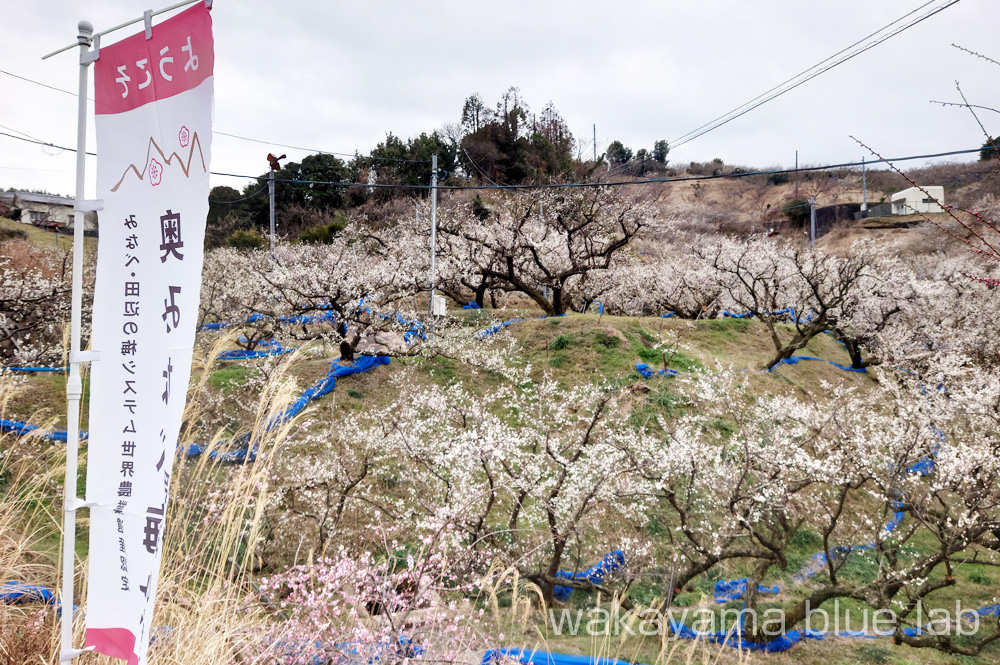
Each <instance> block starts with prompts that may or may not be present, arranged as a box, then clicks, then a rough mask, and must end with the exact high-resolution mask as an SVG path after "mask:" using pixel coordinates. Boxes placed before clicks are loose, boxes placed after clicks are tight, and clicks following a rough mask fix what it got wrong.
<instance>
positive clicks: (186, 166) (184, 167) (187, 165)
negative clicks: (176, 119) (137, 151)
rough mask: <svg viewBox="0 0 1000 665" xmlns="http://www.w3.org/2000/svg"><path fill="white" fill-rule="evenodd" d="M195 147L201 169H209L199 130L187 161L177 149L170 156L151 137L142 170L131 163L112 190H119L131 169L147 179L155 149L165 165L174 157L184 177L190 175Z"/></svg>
mask: <svg viewBox="0 0 1000 665" xmlns="http://www.w3.org/2000/svg"><path fill="white" fill-rule="evenodd" d="M195 147H197V148H198V158H199V159H200V160H201V169H202V171H207V170H208V167H206V166H205V155H204V154H202V151H201V141H200V140H199V139H198V132H194V133H193V134H192V136H191V143H190V146H189V149H188V156H187V162H185V161H184V158H183V157H181V155H179V154H177V152H176V151H175V152H171V153H170V155H169V156H168V155H167V154H165V153H164V152H163V149H162V148H160V146H159V145H157V143H156V140H155V139H154V138H153V137H152V136H151V137H149V143H148V144H147V147H146V161H145V162H143V168H142V172H141V173H140V171H139V167H137V166H136V165H135V164H134V163H133V164H129V165H128V168H126V169H125V172H124V173H122V177H121V178H119V179H118V182H116V183H115V186H114V187H112V188H111V191H112V192H117V191H118V188H119V187H121V184H122V182H124V180H125V176H127V175H128V174H129V171H131V172H133V173H135V176H136V177H137V178H138V179H139V180H145V179H146V171H147V169H148V168H149V162H150V157H151V156H152V155H153V151H154V150H155V151H156V152H157V153H159V155H160V157H161V158H162V159H163V163H164V165H170V164H172V163H173V161H174V159H176V160H177V165H178V166H180V167H181V171H183V172H184V177H189V174H190V171H191V162H192V161H193V160H194V151H195Z"/></svg>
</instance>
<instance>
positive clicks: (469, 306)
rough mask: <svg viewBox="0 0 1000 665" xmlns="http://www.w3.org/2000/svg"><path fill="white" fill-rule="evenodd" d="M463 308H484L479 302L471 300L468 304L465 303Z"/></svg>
mask: <svg viewBox="0 0 1000 665" xmlns="http://www.w3.org/2000/svg"><path fill="white" fill-rule="evenodd" d="M462 309H482V307H480V306H479V305H478V304H477V303H475V302H470V303H469V304H468V305H463V306H462Z"/></svg>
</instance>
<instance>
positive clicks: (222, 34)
mask: <svg viewBox="0 0 1000 665" xmlns="http://www.w3.org/2000/svg"><path fill="white" fill-rule="evenodd" d="M925 1H926V0H880V1H879V2H872V1H871V0H827V1H825V2H802V1H799V0H753V1H752V2H748V1H746V0H715V1H713V0H689V1H687V2H679V1H676V0H671V1H667V0H658V1H656V2H654V1H652V0H650V1H646V2H625V1H621V0H619V1H617V2H608V1H607V0H605V1H602V2H595V1H592V0H574V1H573V2H563V1H553V0H534V1H532V2H526V1H522V0H505V1H504V2H475V1H473V0H463V1H461V2H458V1H439V2H413V1H412V0H411V1H404V0H392V1H384V2H357V1H354V2H335V1H332V0H327V1H320V0H287V1H285V2H275V1H273V0H269V1H267V2H264V1H259V0H216V2H215V4H214V7H213V9H212V15H213V19H214V26H215V48H216V67H215V130H216V131H217V132H225V133H228V134H235V135H239V136H243V137H248V138H252V139H257V140H260V141H263V142H264V143H254V142H250V141H245V140H240V139H236V138H231V137H227V136H220V135H218V134H216V136H215V139H214V148H213V152H214V155H213V163H212V165H211V166H212V170H213V171H217V172H225V173H236V174H246V175H256V174H261V173H264V172H265V171H266V168H267V163H266V160H265V156H266V155H267V153H268V152H269V151H270V150H274V151H275V152H276V153H278V154H280V153H282V152H284V153H287V154H288V157H289V159H294V160H301V158H302V157H304V156H305V155H307V154H310V153H311V152H317V151H327V152H344V153H354V152H355V151H360V152H361V153H367V152H368V151H370V150H371V149H372V148H373V147H374V146H375V145H376V144H377V143H378V142H379V141H381V140H382V139H384V137H385V135H386V133H387V132H392V133H394V134H396V135H397V136H401V137H404V138H406V137H410V136H414V135H417V134H419V133H420V132H422V131H426V132H430V131H432V130H434V129H437V128H439V127H441V126H442V125H443V124H444V123H446V122H454V121H457V120H458V118H459V115H460V112H461V108H462V103H463V101H464V100H465V98H466V97H468V96H469V95H470V94H472V93H476V92H478V93H479V94H480V95H482V97H483V98H484V100H485V101H486V102H487V104H490V105H493V104H495V102H496V101H497V100H498V99H499V97H500V95H501V94H502V93H503V91H504V90H505V89H507V88H508V87H510V86H517V87H519V88H520V89H521V92H522V95H523V97H524V99H525V100H526V101H527V102H528V104H529V105H530V106H531V107H532V108H533V109H536V110H541V108H542V107H543V106H544V105H545V104H546V103H547V102H549V101H552V102H553V103H554V104H555V106H556V107H557V108H558V109H559V111H560V112H561V113H562V115H563V116H564V117H565V119H566V120H567V122H568V124H569V127H570V129H571V130H572V131H573V133H574V135H575V137H576V138H577V140H579V141H580V142H581V143H582V144H583V145H584V146H585V149H586V150H587V151H588V152H590V151H591V150H592V127H593V125H595V124H596V126H597V147H598V152H601V151H602V150H603V148H604V147H606V146H607V144H608V143H609V142H610V141H612V140H614V139H618V140H620V141H622V142H623V143H624V144H625V145H627V146H629V147H631V148H632V149H633V150H637V149H639V148H643V147H645V148H647V149H650V148H652V144H653V142H654V141H656V140H657V139H667V140H674V139H676V138H678V137H680V136H682V135H684V134H685V133H687V132H689V131H690V130H693V129H695V128H696V127H698V126H699V125H702V124H703V123H706V122H708V121H710V120H712V119H713V118H715V117H717V116H719V115H722V114H723V113H726V112H727V111H729V110H731V109H733V108H735V107H738V106H740V105H741V104H743V103H744V102H747V101H748V100H750V99H752V98H754V97H756V96H757V95H759V94H761V93H764V92H765V91H767V90H768V89H770V88H772V87H773V86H775V85H778V84H779V83H782V82H783V81H785V80H786V79H788V78H791V77H792V76H795V75H796V74H798V73H799V72H801V71H803V70H805V69H807V68H808V67H811V66H812V65H814V64H816V63H819V62H820V61H822V60H824V59H826V58H828V57H829V56H832V55H833V54H835V53H837V52H838V51H840V50H841V49H844V48H846V47H848V46H849V45H851V44H852V43H854V42H856V41H858V40H860V39H862V38H864V37H865V36H867V35H869V34H870V33H872V32H875V31H876V30H878V29H880V28H882V27H883V26H885V25H886V24H888V23H890V22H892V21H894V20H896V19H898V18H900V17H902V16H903V15H905V14H908V13H910V12H912V11H914V10H916V9H917V8H918V7H920V6H921V5H923V4H924V3H925ZM945 2H946V0H933V2H930V3H928V5H927V7H926V8H924V9H923V10H922V11H921V12H918V13H917V14H914V15H913V16H917V15H919V14H920V13H923V12H926V11H927V10H928V9H931V8H934V7H936V6H940V5H942V4H944V3H945ZM166 4H169V0H165V1H164V5H166ZM148 8H152V9H159V8H160V7H159V6H156V5H154V6H152V7H150V6H149V5H148V4H147V3H146V2H136V1H134V0H89V1H87V2H84V1H80V0H45V1H41V0H38V1H34V2H7V3H5V9H4V19H5V20H4V24H5V28H6V29H5V31H4V33H5V34H4V37H3V40H2V41H0V70H3V71H4V72H6V73H4V74H0V81H2V83H3V91H2V94H0V132H4V133H9V134H18V135H21V136H23V135H28V136H30V137H33V138H36V139H39V140H42V141H47V142H51V143H54V144H57V145H63V146H74V145H75V143H76V137H75V135H76V101H75V99H74V98H73V97H72V96H70V95H68V94H65V93H63V92H58V91H55V90H51V89H47V88H44V87H41V86H39V85H36V84H34V83H29V82H27V81H23V80H21V79H19V78H15V77H13V76H10V74H13V75H16V76H20V77H24V78H27V79H32V80H34V81H37V82H40V83H44V84H46V85H49V86H52V87H55V88H61V89H63V90H69V91H75V90H76V88H77V77H78V66H77V58H76V55H75V54H74V53H71V52H67V53H64V54H61V55H58V56H55V57H53V58H50V59H48V60H45V61H42V60H41V57H42V55H44V54H46V53H49V52H50V51H53V50H55V49H57V48H60V47H62V46H65V45H68V44H70V43H73V42H75V38H76V32H77V31H76V25H77V22H78V21H79V20H80V19H87V20H89V21H91V22H92V23H93V24H94V26H95V28H96V30H98V31H101V30H105V29H107V28H109V27H112V26H115V25H118V24H119V23H122V22H125V21H127V20H130V19H133V18H136V17H139V16H141V15H142V12H143V10H145V9H148ZM161 18H162V17H161ZM900 25H901V24H900ZM998 25H1000V2H997V0H961V2H958V3H957V4H955V5H953V6H951V7H949V8H947V9H945V10H944V11H942V12H940V13H938V14H936V15H935V16H933V17H931V18H929V19H927V20H925V21H923V22H922V23H920V24H918V25H915V26H914V27H912V28H910V29H908V30H906V31H905V32H903V33H901V34H899V35H897V36H895V37H893V38H891V39H889V40H888V41H886V42H885V43H883V44H880V45H878V46H876V47H874V48H872V49H871V50H869V51H867V52H865V53H863V54H861V55H858V56H857V57H855V58H853V59H851V60H849V61H847V62H845V63H844V64H842V65H840V66H838V67H836V68H835V69H833V70H831V71H829V72H828V73H825V74H823V75H821V76H819V77H817V78H815V79H814V80H812V81H809V82H807V83H805V84H803V85H801V86H800V87H798V88H796V89H795V90H792V91H791V92H789V93H787V94H785V95H783V96H781V97H779V98H777V99H775V100H774V101H771V102H769V103H767V104H764V105H763V106H761V107H760V108H758V109H756V110H753V111H751V112H749V113H748V114H746V115H744V116H742V117H740V118H737V119H736V120H733V121H732V122H730V123H729V124H726V125H725V126H723V127H721V128H719V129H716V130H714V131H712V132H710V133H708V134H706V135H705V136H702V137H700V138H698V139H696V140H693V141H691V142H689V143H687V144H685V145H683V146H681V147H679V148H676V149H674V150H672V151H671V153H670V160H671V162H672V163H678V164H686V163H687V162H689V161H692V160H697V161H705V160H710V159H712V158H714V157H719V158H722V159H723V160H725V162H726V163H729V164H746V165H751V166H757V167H764V166H770V165H783V166H791V165H792V164H793V163H794V159H795V151H796V150H798V151H799V159H800V163H811V164H824V163H836V162H842V161H854V160H858V159H860V158H861V157H862V155H863V154H864V151H863V149H862V148H861V147H860V146H858V145H857V144H856V143H855V142H854V141H853V140H851V139H850V138H849V135H852V134H853V135H854V136H856V137H858V138H859V139H861V140H863V141H864V142H866V143H868V144H869V145H871V146H872V147H873V148H875V149H876V150H878V151H879V152H881V153H882V154H883V155H885V156H887V157H895V156H904V155H914V154H924V153H933V152H943V151H950V150H961V149H965V148H973V147H976V146H979V145H981V144H982V143H983V141H984V137H983V134H982V132H981V130H980V129H979V127H978V126H977V124H976V122H975V120H974V119H973V118H972V116H971V115H970V114H969V113H968V111H967V110H965V109H959V108H944V107H941V106H938V105H935V104H931V103H930V100H932V99H933V100H944V101H960V100H959V96H958V92H957V91H956V90H955V81H956V79H957V80H958V81H959V82H960V83H961V85H962V89H963V91H964V92H965V94H966V96H967V97H968V100H969V102H970V103H972V104H981V105H985V106H990V107H994V108H1000V85H998V84H997V81H998V80H1000V66H998V65H995V64H992V63H989V62H986V61H984V60H980V59H977V58H975V57H973V56H971V55H969V54H967V53H963V52H961V51H959V50H958V49H956V48H954V47H952V46H951V44H952V43H956V44H959V45H961V46H964V47H966V48H969V49H971V50H974V51H978V52H980V53H982V54H984V55H987V56H990V57H992V58H994V59H996V60H1000V46H998V45H997V42H996V39H995V38H994V35H995V28H996V26H998ZM141 28H142V25H141V23H140V24H139V25H136V26H132V27H130V28H126V29H124V30H122V31H119V32H117V33H114V34H112V35H108V36H107V37H105V44H108V43H112V42H113V41H117V40H118V39H121V38H124V37H126V36H128V35H130V34H132V33H134V32H137V31H139V30H141ZM90 80H91V92H90V93H89V95H90V96H92V95H93V92H92V90H93V88H92V86H93V76H92V74H91V79H90ZM91 108H93V105H91ZM980 117H981V119H982V120H983V122H984V123H985V124H986V128H987V130H989V131H990V132H991V134H997V133H1000V116H998V114H997V113H994V112H990V111H982V112H981V115H980ZM279 144H287V145H291V146H300V147H303V148H307V149H308V150H296V149H291V148H287V147H283V146H281V145H279ZM88 149H90V150H98V149H99V146H96V145H95V141H94V135H93V121H92V119H91V122H90V130H89V132H88ZM974 158H975V156H969V157H964V158H960V159H962V160H963V161H965V160H971V159H974ZM911 164H913V165H919V162H918V163H911ZM73 168H74V158H73V155H72V153H70V152H68V151H66V152H60V151H58V150H53V149H51V148H44V147H41V146H37V145H31V144H29V143H25V142H22V141H18V140H15V139H12V138H10V137H7V136H0V188H2V189H6V188H8V187H15V188H31V189H44V190H47V191H50V192H53V193H62V194H72V192H73V189H74V184H73V183H74V175H73ZM87 176H88V178H87V180H88V190H89V191H88V194H91V193H92V191H93V185H92V183H93V181H94V160H93V158H90V159H88V174H87ZM245 182H246V181H245V180H239V179H233V178H224V177H218V176H213V185H217V184H227V185H231V186H234V187H237V188H241V187H242V186H243V184H245Z"/></svg>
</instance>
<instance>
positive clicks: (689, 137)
mask: <svg viewBox="0 0 1000 665" xmlns="http://www.w3.org/2000/svg"><path fill="white" fill-rule="evenodd" d="M960 1H961V0H948V1H947V3H946V4H944V5H942V6H939V7H936V8H934V9H932V10H930V11H928V12H927V13H926V14H924V15H922V16H919V17H917V18H915V19H913V20H912V21H910V22H909V23H907V24H906V25H903V26H901V27H899V28H897V29H895V30H894V31H892V32H890V33H889V34H887V35H884V36H882V37H880V38H879V39H877V40H876V41H874V42H872V43H870V44H867V45H865V46H864V47H863V48H859V49H857V50H855V51H854V52H852V53H849V54H847V55H846V56H844V57H842V58H840V59H839V60H836V61H834V62H832V63H831V64H829V65H826V66H825V67H822V68H820V69H819V70H818V71H815V72H813V73H812V74H809V75H808V76H806V77H805V78H802V79H801V80H798V81H796V79H799V78H800V77H802V76H804V75H805V74H807V73H808V72H810V71H812V70H814V69H816V68H817V67H819V66H820V65H822V64H823V63H826V62H828V61H829V60H831V59H832V58H835V57H836V56H837V55H839V54H841V53H843V52H844V51H847V50H848V49H851V48H854V47H855V46H857V45H858V44H861V43H863V42H864V41H866V40H867V39H869V38H870V37H871V36H872V35H877V34H879V33H880V32H883V31H884V30H886V29H887V28H889V27H891V26H892V25H895V24H896V23H898V22H899V21H901V20H902V19H904V18H906V17H908V16H911V15H913V14H914V13H915V12H918V11H920V10H921V9H923V8H925V7H927V6H928V5H929V4H931V2H926V3H924V4H923V5H921V6H920V7H918V8H917V9H915V10H913V11H911V12H909V13H908V14H905V15H904V16H903V17H900V18H899V19H896V20H895V21H893V22H892V23H889V24H888V25H886V26H884V27H882V28H880V29H879V30H877V31H875V32H874V33H872V35H869V37H865V38H864V39H862V40H860V41H859V42H855V43H854V44H852V45H851V46H849V47H847V48H846V49H842V50H841V51H838V52H837V53H836V54H834V55H832V56H830V57H829V58H826V59H825V60H822V61H821V62H819V63H817V64H815V65H813V66H812V67H810V68H809V69H806V70H804V71H803V72H801V73H800V74H798V75H796V76H793V77H792V78H791V79H788V80H787V81H785V82H784V83H781V84H779V85H778V86H775V87H774V88H771V90H769V91H767V92H764V93H761V94H760V95H758V96H757V97H754V98H753V99H752V100H750V101H748V102H745V103H744V104H742V105H740V106H737V107H736V108H735V109H733V110H731V111H729V112H728V113H725V114H723V115H721V116H719V117H718V118H716V119H715V120H712V121H710V122H708V123H705V124H704V125H701V127H698V128H696V129H693V130H691V131H690V132H688V133H687V134H684V135H682V136H681V137H679V138H678V139H675V140H674V141H672V142H671V143H670V148H671V149H673V148H677V147H680V146H682V145H684V144H685V143H689V142H691V141H693V140H695V139H696V138H699V137H701V136H704V135H705V134H707V133H709V132H711V131H714V130H716V129H718V128H719V127H722V126H723V125H725V124H727V123H729V122H732V121H733V120H735V119H736V118H739V117H740V116H743V115H745V114H747V113H749V112H750V111H753V110H754V109H756V108H758V107H760V106H762V105H763V104H766V103H767V102H769V101H771V100H773V99H776V98H777V97H780V96H781V95H783V94H785V93H787V92H790V91H792V90H794V89H795V88H797V87H799V86H800V85H802V84H803V83H806V82H808V81H811V80H812V79H814V78H816V77H817V76H819V75H821V74H824V73H826V72H828V71H830V70H831V69H833V68H834V67H837V66H838V65H841V64H843V63H845V62H847V61H848V60H851V59H852V58H855V57H857V56H859V55H861V54H862V53H864V52H865V51H868V50H870V49H872V48H874V47H876V46H878V45H879V44H881V43H883V42H885V41H887V40H889V39H891V38H892V37H895V36H896V35H898V34H900V33H902V32H904V31H905V30H908V29H910V28H912V27H913V26H915V25H917V24H918V23H921V22H923V21H925V20H927V19H928V18H930V17H932V16H934V15H935V14H937V13H939V12H942V11H944V10H945V9H948V8H949V7H951V6H953V5H955V4H957V3H958V2H960ZM932 2H933V0H932ZM792 81H796V82H795V83H794V84H791V85H789V84H790V83H791V82H792ZM775 91H777V92H775ZM772 92H773V94H770V93H772ZM762 98H763V99H762ZM757 100H759V101H757ZM754 102H756V103H754Z"/></svg>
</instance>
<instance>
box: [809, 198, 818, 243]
mask: <svg viewBox="0 0 1000 665" xmlns="http://www.w3.org/2000/svg"><path fill="white" fill-rule="evenodd" d="M809 244H810V246H811V248H812V251H814V252H815V251H816V197H815V196H810V197H809Z"/></svg>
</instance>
